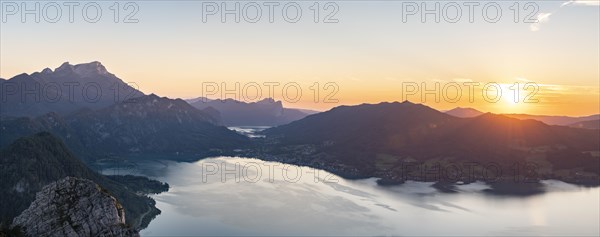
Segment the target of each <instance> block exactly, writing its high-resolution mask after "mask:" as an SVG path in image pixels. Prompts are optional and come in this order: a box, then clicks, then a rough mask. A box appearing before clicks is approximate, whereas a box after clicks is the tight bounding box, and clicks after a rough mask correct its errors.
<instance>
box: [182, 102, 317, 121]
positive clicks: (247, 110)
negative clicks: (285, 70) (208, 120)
mask: <svg viewBox="0 0 600 237" xmlns="http://www.w3.org/2000/svg"><path fill="white" fill-rule="evenodd" d="M188 102H189V103H190V104H191V105H192V106H194V107H196V108H198V109H205V108H209V107H212V108H214V109H216V110H218V111H219V113H220V116H221V118H222V120H223V124H224V125H226V126H277V125H282V124H286V123H289V122H292V121H295V120H298V119H301V118H304V117H306V116H307V115H308V113H306V112H304V111H300V110H297V109H287V108H284V107H283V105H282V103H281V101H275V100H273V99H270V98H268V99H264V100H261V101H258V102H252V103H246V102H241V101H237V100H233V99H226V100H209V99H206V98H197V99H192V100H188Z"/></svg>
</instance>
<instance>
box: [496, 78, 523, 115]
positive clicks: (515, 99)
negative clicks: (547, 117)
mask: <svg viewBox="0 0 600 237" xmlns="http://www.w3.org/2000/svg"><path fill="white" fill-rule="evenodd" d="M499 85H500V89H501V91H500V92H499V93H500V96H501V98H500V100H499V101H498V103H497V104H498V106H499V107H500V108H501V109H502V110H503V111H506V112H509V113H517V112H523V111H525V110H526V107H527V106H526V104H525V103H524V98H525V96H526V94H525V93H526V91H525V90H523V88H522V87H523V84H522V83H513V84H509V83H501V84H499Z"/></svg>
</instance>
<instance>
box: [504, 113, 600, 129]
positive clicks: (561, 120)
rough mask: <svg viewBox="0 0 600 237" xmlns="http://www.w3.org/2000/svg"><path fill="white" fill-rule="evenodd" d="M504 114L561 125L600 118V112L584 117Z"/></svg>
mask: <svg viewBox="0 0 600 237" xmlns="http://www.w3.org/2000/svg"><path fill="white" fill-rule="evenodd" d="M504 115H506V116H508V117H511V118H516V119H522V120H525V119H533V120H537V121H541V122H543V123H545V124H548V125H561V126H568V125H570V124H574V123H577V122H583V121H590V120H598V119H600V114H595V115H590V116H582V117H570V116H551V115H530V114H504Z"/></svg>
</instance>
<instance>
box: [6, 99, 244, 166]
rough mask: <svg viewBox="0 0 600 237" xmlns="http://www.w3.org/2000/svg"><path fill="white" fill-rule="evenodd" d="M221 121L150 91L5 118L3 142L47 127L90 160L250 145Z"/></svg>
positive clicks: (199, 154) (193, 152)
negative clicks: (105, 103) (70, 109)
mask: <svg viewBox="0 0 600 237" xmlns="http://www.w3.org/2000/svg"><path fill="white" fill-rule="evenodd" d="M216 122H217V121H216V119H215V118H213V117H212V116H211V115H210V114H209V113H206V112H204V111H200V110H198V109H195V108H193V107H192V106H190V105H189V104H188V103H186V102H185V101H183V100H180V99H177V100H173V99H168V98H166V97H158V96H156V95H154V94H150V95H145V96H141V97H137V98H132V99H128V100H126V101H123V102H119V103H116V104H113V105H111V106H109V107H106V108H102V109H98V110H91V109H84V110H80V111H77V112H76V113H72V114H70V115H67V116H62V115H60V114H57V113H53V112H51V113H48V114H45V115H42V116H38V117H35V118H30V117H20V118H5V119H2V120H0V131H1V132H2V136H1V137H0V147H2V146H6V145H7V144H9V143H11V142H12V141H14V140H15V139H18V138H19V137H23V136H28V135H31V134H35V133H38V132H42V131H48V132H51V133H52V134H54V135H56V136H58V137H60V138H61V139H62V140H64V141H65V143H67V144H68V146H69V147H70V148H71V149H72V150H73V151H74V152H75V153H76V154H77V155H79V156H80V157H83V158H85V159H86V160H87V161H93V160H96V159H101V158H102V157H105V156H107V155H130V154H154V155H159V154H163V155H168V156H173V155H189V156H193V157H195V159H197V158H199V157H203V156H206V155H208V154H214V155H218V154H220V152H222V150H228V149H235V148H240V147H244V146H246V145H248V143H249V141H248V138H247V137H245V136H243V135H240V134H238V133H236V132H233V131H231V130H229V129H227V128H225V127H222V126H218V125H217V124H216ZM181 159H183V158H181Z"/></svg>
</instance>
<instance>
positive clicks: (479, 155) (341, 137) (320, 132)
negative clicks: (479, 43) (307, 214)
mask: <svg viewBox="0 0 600 237" xmlns="http://www.w3.org/2000/svg"><path fill="white" fill-rule="evenodd" d="M263 133H264V134H265V135H266V136H267V137H268V138H270V139H271V140H270V141H269V140H267V143H268V144H267V145H266V146H265V148H264V149H266V150H267V151H266V152H265V153H267V154H269V156H280V157H282V158H279V159H280V160H283V161H285V160H286V159H288V160H292V161H298V160H300V161H301V163H308V164H321V166H323V168H326V169H330V170H333V171H334V173H344V172H346V173H348V174H349V175H348V176H356V177H380V178H383V179H387V180H393V181H398V182H401V181H403V180H405V179H406V177H405V176H403V174H401V173H402V171H403V170H402V168H403V166H404V165H405V164H406V163H411V162H417V163H425V164H432V163H441V164H446V165H452V164H464V163H468V162H476V163H478V164H485V165H488V164H492V163H494V164H498V165H499V166H500V167H501V168H502V170H504V171H505V172H506V171H509V170H511V167H512V166H513V165H515V164H518V163H527V162H533V163H535V164H539V172H540V173H539V175H540V178H541V177H544V178H555V179H560V180H563V181H567V182H574V183H588V182H589V183H598V174H599V173H600V159H599V157H598V154H599V152H600V147H599V144H600V134H599V133H598V132H597V131H595V130H588V129H577V128H569V127H563V126H550V125H547V124H544V123H542V122H539V121H535V120H519V119H515V118H510V117H508V116H505V115H495V114H490V113H486V114H482V115H480V116H477V117H474V118H458V117H454V116H451V115H448V114H445V113H442V112H439V111H437V110H435V109H432V108H429V107H427V106H424V105H421V104H413V103H410V102H407V101H405V102H402V103H398V102H394V103H380V104H362V105H357V106H339V107H336V108H334V109H332V110H330V111H327V112H323V113H319V114H314V115H310V116H308V117H306V118H304V119H301V120H298V121H295V122H292V123H290V124H287V125H283V126H279V127H275V128H271V129H267V130H265V131H264V132H263ZM273 147H276V148H273ZM404 171H405V170H404ZM505 175H506V173H505ZM438 178H439V177H438ZM463 178H472V177H463ZM503 178H506V177H503ZM435 181H439V180H435Z"/></svg>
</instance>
